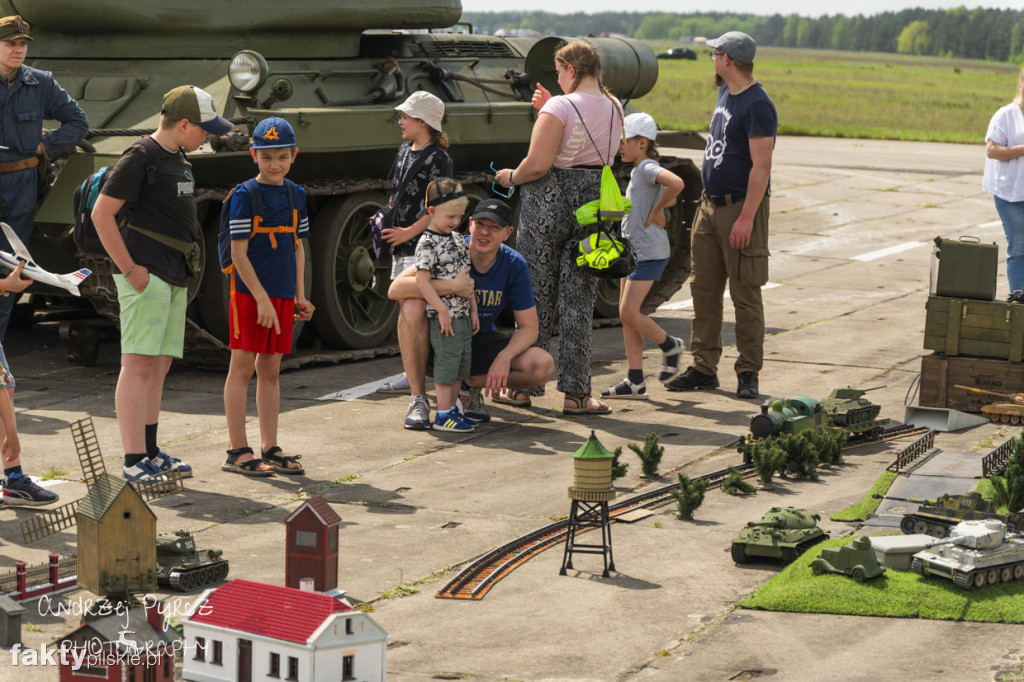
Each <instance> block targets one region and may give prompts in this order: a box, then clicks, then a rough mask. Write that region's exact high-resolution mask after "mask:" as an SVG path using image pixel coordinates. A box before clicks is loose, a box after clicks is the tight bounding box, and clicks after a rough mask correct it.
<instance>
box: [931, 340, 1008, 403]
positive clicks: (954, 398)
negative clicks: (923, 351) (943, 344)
mask: <svg viewBox="0 0 1024 682" xmlns="http://www.w3.org/2000/svg"><path fill="white" fill-rule="evenodd" d="M957 386H969V387H972V388H980V389H984V390H986V391H995V392H996V393H1008V394H1011V393H1020V392H1024V362H1009V361H1007V360H993V359H990V358H964V357H949V356H946V355H943V354H941V353H932V354H931V355H925V356H924V357H923V358H921V393H920V399H919V400H918V405H920V406H921V407H945V408H949V409H952V410H960V411H962V412H981V408H982V407H984V406H985V405H990V404H992V403H994V402H999V398H998V397H997V396H993V395H989V394H986V393H974V392H973V391H967V390H964V389H962V388H956V387H957ZM1004 402H1005V401H1004Z"/></svg>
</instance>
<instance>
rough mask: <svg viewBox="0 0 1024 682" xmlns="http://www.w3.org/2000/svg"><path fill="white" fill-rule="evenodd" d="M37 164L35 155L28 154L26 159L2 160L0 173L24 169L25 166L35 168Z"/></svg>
mask: <svg viewBox="0 0 1024 682" xmlns="http://www.w3.org/2000/svg"><path fill="white" fill-rule="evenodd" d="M38 165H39V159H38V157H35V156H30V157H28V158H27V159H18V160H17V161H4V162H2V163H0V173H13V172H14V171H20V170H25V169H26V168H35V167H36V166H38Z"/></svg>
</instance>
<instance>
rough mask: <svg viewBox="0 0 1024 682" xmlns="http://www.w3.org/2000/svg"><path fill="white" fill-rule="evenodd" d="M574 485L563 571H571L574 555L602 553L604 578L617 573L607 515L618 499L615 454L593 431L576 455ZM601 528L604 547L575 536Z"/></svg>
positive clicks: (570, 497) (570, 492)
mask: <svg viewBox="0 0 1024 682" xmlns="http://www.w3.org/2000/svg"><path fill="white" fill-rule="evenodd" d="M572 458H573V460H572V462H573V475H572V486H570V487H569V499H571V500H572V509H571V510H570V511H569V532H568V535H567V536H566V539H565V554H564V555H563V556H562V570H560V571H559V572H558V573H559V575H565V569H567V568H572V555H573V553H578V554H600V555H601V556H602V557H603V558H604V572H603V573H602V574H601V575H602V576H603V577H605V578H607V577H608V571H614V570H615V560H614V559H613V558H612V527H611V519H610V518H609V514H608V502H610V501H611V500H613V499H615V489H614V488H612V462H613V460H614V459H615V455H613V454H612V453H610V452H608V450H607V449H606V448H605V447H604V446H603V445H601V441H599V440H598V439H597V436H595V435H594V432H593V431H591V432H590V438H588V439H587V442H586V443H584V444H583V447H581V448H580V449H579V450H577V451H576V452H575V453H574V454H573V456H572ZM595 528H600V529H601V544H599V545H598V544H582V543H579V542H576V536H577V535H578V534H579V533H582V532H585V531H587V530H591V529H595Z"/></svg>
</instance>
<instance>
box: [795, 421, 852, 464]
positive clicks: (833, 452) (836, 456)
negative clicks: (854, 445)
mask: <svg viewBox="0 0 1024 682" xmlns="http://www.w3.org/2000/svg"><path fill="white" fill-rule="evenodd" d="M801 435H802V436H803V437H804V438H805V439H806V440H807V441H808V442H809V443H810V444H811V447H812V448H814V451H815V452H816V453H817V454H818V462H819V463H820V464H821V465H823V466H831V465H833V464H840V463H841V462H842V461H843V443H845V442H846V438H847V433H846V431H844V430H842V429H822V428H814V429H809V430H807V431H804V432H803V433H802V434H801Z"/></svg>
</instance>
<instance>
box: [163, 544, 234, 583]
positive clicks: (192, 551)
mask: <svg viewBox="0 0 1024 682" xmlns="http://www.w3.org/2000/svg"><path fill="white" fill-rule="evenodd" d="M222 553H223V552H222V551H221V550H219V549H196V541H195V539H194V538H193V537H192V534H191V533H189V532H188V531H187V530H179V531H176V532H174V533H171V534H163V535H157V536H156V578H157V580H158V581H159V582H160V584H161V585H170V586H171V587H173V588H174V589H176V590H181V591H182V592H190V591H192V590H194V589H196V588H200V587H206V586H207V585H212V584H213V583H218V582H220V581H222V580H224V579H225V578H227V577H228V570H229V569H228V562H227V561H226V560H225V559H221V558H220V556H221V554H222Z"/></svg>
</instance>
